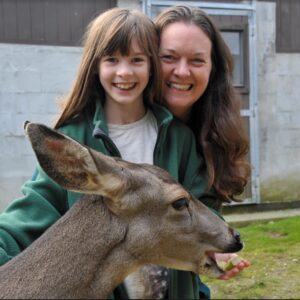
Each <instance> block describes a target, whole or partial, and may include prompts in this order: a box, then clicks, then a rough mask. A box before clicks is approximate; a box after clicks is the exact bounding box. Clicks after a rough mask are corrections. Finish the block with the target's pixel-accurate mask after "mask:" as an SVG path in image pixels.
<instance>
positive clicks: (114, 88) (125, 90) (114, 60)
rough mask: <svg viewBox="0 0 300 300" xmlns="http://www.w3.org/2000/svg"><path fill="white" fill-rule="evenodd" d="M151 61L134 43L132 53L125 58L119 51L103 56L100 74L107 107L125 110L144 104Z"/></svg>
mask: <svg viewBox="0 0 300 300" xmlns="http://www.w3.org/2000/svg"><path fill="white" fill-rule="evenodd" d="M149 72H150V60H149V58H148V56H147V55H146V54H145V53H144V52H143V51H142V50H141V49H140V47H139V46H138V44H137V42H136V40H133V41H132V44H131V48H130V53H129V54H128V56H123V55H121V53H120V52H119V51H117V52H115V53H113V55H108V56H103V57H102V58H101V59H100V62H99V65H98V74H99V79H100V82H101V85H102V86H103V88H104V91H105V96H106V105H107V104H108V105H110V106H114V107H119V108H125V106H127V107H133V106H134V105H136V104H139V105H140V104H141V103H143V91H144V89H145V88H146V86H147V84H148V81H149Z"/></svg>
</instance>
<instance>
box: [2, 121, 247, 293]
mask: <svg viewBox="0 0 300 300" xmlns="http://www.w3.org/2000/svg"><path fill="white" fill-rule="evenodd" d="M25 129H26V132H27V134H28V136H29V139H30V142H31V144H32V147H33V149H34V151H35V153H36V156H37V158H38V161H39V163H40V165H41V167H42V168H43V170H44V171H45V172H46V173H47V174H48V176H50V177H51V178H52V179H53V180H54V181H56V182H57V183H59V184H60V185H62V186H63V187H64V188H65V189H69V190H72V191H77V192H80V193H83V194H85V195H84V196H83V197H82V198H81V199H80V200H79V201H78V202H77V203H76V204H75V205H74V206H73V207H72V208H71V209H70V210H69V211H68V212H67V213H66V214H65V215H64V216H63V217H62V218H60V220H58V221H57V222H56V223H55V224H54V225H53V226H51V227H50V228H49V229H48V230H47V231H46V232H45V233H44V234H43V235H42V236H41V237H40V238H38V239H37V240H36V241H35V242H34V243H33V244H32V245H31V246H29V247H28V248H27V249H25V250H24V251H23V252H22V253H20V254H19V255H18V256H16V257H15V258H13V259H12V260H11V261H10V262H8V263H6V264H5V265H3V266H2V267H0V291H1V292H0V298H22V299H24V298H39V299H43V298H48V299H49V298H56V299H57V298H64V299H67V298H76V299H80V298H105V297H106V296H107V295H108V294H109V293H110V292H111V291H112V290H113V289H114V288H115V287H116V286H117V285H118V284H120V283H121V282H122V281H123V280H124V278H125V277H126V276H127V275H128V274H130V273H131V272H134V271H136V270H137V269H138V268H139V267H141V266H142V265H145V264H149V263H151V264H157V265H162V266H165V267H170V268H174V269H179V270H186V271H193V272H195V273H201V274H207V275H209V276H214V277H217V276H220V275H221V274H222V273H223V271H222V270H220V269H219V268H218V266H217V265H216V262H215V261H214V260H213V259H212V258H211V253H213V252H236V251H239V250H241V249H242V247H243V244H242V242H241V240H240V237H239V235H238V233H236V232H235V231H234V230H232V229H231V228H229V227H228V225H227V224H226V223H225V222H223V221H222V220H221V219H220V218H219V217H218V216H216V215H215V214H214V213H212V212H211V211H210V210H209V209H208V208H206V207H205V206H204V205H203V204H202V203H201V202H200V201H198V200H197V199H194V198H193V197H192V196H191V195H190V194H189V193H188V192H187V191H186V190H185V189H184V188H183V187H182V186H181V185H179V184H178V183H177V182H176V181H175V180H174V179H173V178H171V176H170V175H169V174H168V173H167V172H166V171H164V170H162V169H160V168H158V167H155V166H151V165H146V164H141V165H138V164H133V163H129V162H126V161H123V160H121V159H119V158H112V157H108V156H105V155H103V154H101V153H99V152H96V151H94V150H92V149H90V148H88V147H86V146H83V145H81V144H79V143H78V142H76V141H74V140H72V139H71V138H69V137H67V136H64V135H62V134H60V133H58V132H56V131H54V130H52V129H50V128H48V127H46V126H44V125H40V124H33V123H29V122H28V123H26V124H25Z"/></svg>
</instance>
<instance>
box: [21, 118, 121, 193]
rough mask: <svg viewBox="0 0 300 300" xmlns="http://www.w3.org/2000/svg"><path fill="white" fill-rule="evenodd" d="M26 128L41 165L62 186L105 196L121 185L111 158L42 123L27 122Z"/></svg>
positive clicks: (114, 162) (114, 191) (114, 163)
mask: <svg viewBox="0 0 300 300" xmlns="http://www.w3.org/2000/svg"><path fill="white" fill-rule="evenodd" d="M25 130H26V132H27V134H28V136H29V139H30V142H31V145H32V148H33V150H34V152H35V154H36V157H37V159H38V161H39V163H40V165H41V167H42V169H43V170H44V171H45V173H46V174H47V175H48V176H49V177H50V178H52V179H53V180H54V181H55V182H57V183H58V184H59V185H61V186H62V187H63V188H65V189H68V190H72V191H76V192H81V193H86V194H101V195H103V196H106V197H110V196H111V193H112V192H113V193H114V195H115V194H116V191H118V190H120V189H121V187H122V185H123V183H122V181H121V178H120V176H119V175H118V173H117V172H116V168H117V163H116V161H115V160H114V159H113V158H111V157H108V156H106V155H103V154H101V153H98V152H96V151H93V150H91V149H90V148H88V147H86V146H83V145H81V144H80V143H78V142H77V141H75V140H73V139H71V138H69V137H68V136H65V135H63V134H61V133H58V132H57V131H55V130H53V129H50V128H49V127H47V126H45V125H42V124H34V123H26V124H25ZM95 159H96V160H97V163H95Z"/></svg>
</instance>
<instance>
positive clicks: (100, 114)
mask: <svg viewBox="0 0 300 300" xmlns="http://www.w3.org/2000/svg"><path fill="white" fill-rule="evenodd" d="M148 107H149V108H150V109H151V110H152V112H153V114H154V116H155V118H156V120H157V127H158V128H159V131H160V130H162V129H163V128H167V127H168V126H169V124H170V123H171V122H172V120H173V115H172V114H171V112H170V111H169V110H168V109H167V108H165V107H164V106H162V105H160V104H157V103H152V104H149V106H148ZM93 126H94V130H93V135H94V136H96V135H108V127H107V121H106V117H105V113H104V109H103V105H102V103H101V101H100V99H97V101H96V109H95V114H94V117H93Z"/></svg>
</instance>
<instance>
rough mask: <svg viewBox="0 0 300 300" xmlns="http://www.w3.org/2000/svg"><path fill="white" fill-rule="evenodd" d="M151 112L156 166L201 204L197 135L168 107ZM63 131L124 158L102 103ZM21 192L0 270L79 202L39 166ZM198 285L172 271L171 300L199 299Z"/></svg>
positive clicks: (2, 218) (10, 211)
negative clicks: (112, 136)
mask: <svg viewBox="0 0 300 300" xmlns="http://www.w3.org/2000/svg"><path fill="white" fill-rule="evenodd" d="M151 109H152V111H153V113H154V115H155V117H156V119H157V124H158V138H157V142H156V146H155V150H154V164H155V165H157V166H159V167H161V168H163V169H165V170H167V171H168V172H169V173H170V174H171V175H172V176H173V177H174V178H175V179H176V180H178V181H179V182H180V183H181V184H182V185H183V186H184V187H185V188H186V189H187V190H189V191H190V192H191V193H192V194H193V195H194V196H195V197H196V198H198V199H201V197H203V195H204V191H205V188H206V177H205V176H202V175H201V174H205V173H204V172H205V171H204V169H205V166H204V161H203V159H202V158H200V157H199V155H198V154H197V152H196V145H195V139H194V136H193V134H192V132H191V131H190V130H189V129H188V128H187V127H186V126H185V125H183V124H182V123H181V122H179V121H177V120H175V119H174V118H173V116H172V114H171V113H170V112H169V111H168V110H167V109H165V108H164V107H162V106H159V105H156V104H154V105H152V106H151ZM60 131H61V132H63V133H64V134H67V135H68V136H70V137H72V138H73V139H75V140H77V141H79V142H80V143H83V144H85V145H88V146H89V147H91V148H93V149H95V150H98V151H100V152H102V153H104V154H107V155H110V156H120V152H119V151H118V149H117V148H116V146H115V145H114V144H113V142H112V141H111V140H110V139H109V137H108V135H107V133H108V130H107V124H106V121H105V116H104V113H103V109H102V106H101V104H100V101H98V103H97V104H96V110H95V112H94V114H92V113H88V112H84V113H82V114H81V115H79V116H78V117H77V118H75V119H74V120H72V121H71V122H69V123H68V124H66V125H64V126H63V127H61V128H60ZM22 192H23V194H24V196H23V197H21V198H19V199H16V200H14V201H13V202H12V203H11V204H10V205H9V206H8V208H7V209H6V210H5V211H4V212H3V213H2V214H1V215H0V265H1V264H4V263H5V262H7V261H8V260H9V259H11V258H12V257H14V256H16V255H17V254H18V253H20V252H21V251H22V250H23V249H25V248H26V247H27V246H28V245H30V244H31V243H32V242H33V241H34V240H35V239H37V238H38V237H39V236H40V235H41V234H42V233H43V232H44V231H45V230H46V229H47V228H48V227H50V226H51V225H52V224H53V223H54V222H56V221H57V220H58V219H59V218H60V217H61V216H62V215H63V214H64V213H65V212H66V211H67V210H68V209H69V208H70V207H71V206H72V205H73V204H74V203H75V202H76V201H77V199H78V198H79V196H80V194H78V193H74V192H70V191H67V190H65V189H63V188H61V187H60V186H59V185H58V184H56V183H55V182H54V181H52V180H51V179H50V178H49V177H48V176H47V175H46V174H45V173H44V172H43V171H42V170H41V169H40V167H39V166H38V167H37V170H36V174H35V176H34V177H33V178H32V179H31V180H29V181H27V182H26V183H25V184H24V185H23V187H22ZM204 200H205V199H204ZM204 202H205V201H204ZM197 280H198V278H197V276H196V275H195V274H193V273H191V272H183V271H176V270H170V277H169V291H168V297H169V299H198V298H199V284H198V282H197ZM111 297H112V298H118V299H121V298H123V299H125V298H128V296H127V294H126V291H125V289H124V287H123V285H121V286H119V287H118V288H116V289H115V291H114V293H113V295H111Z"/></svg>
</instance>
